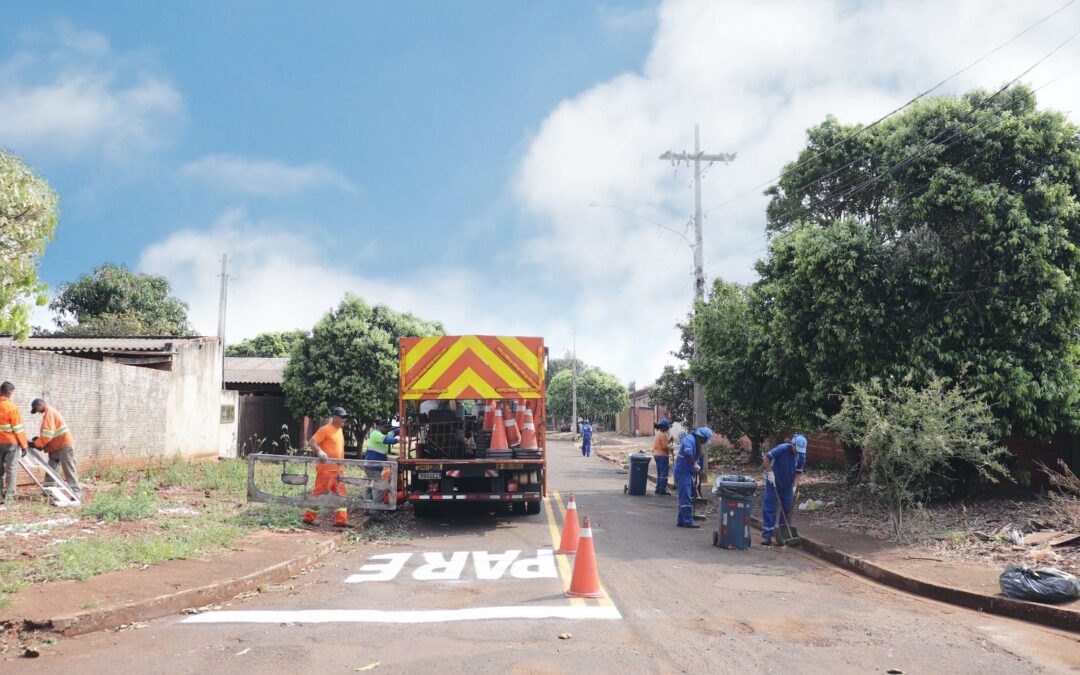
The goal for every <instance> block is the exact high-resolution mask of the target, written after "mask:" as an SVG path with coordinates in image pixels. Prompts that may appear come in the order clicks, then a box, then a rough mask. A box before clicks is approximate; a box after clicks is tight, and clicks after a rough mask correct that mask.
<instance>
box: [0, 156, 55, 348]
mask: <svg viewBox="0 0 1080 675" xmlns="http://www.w3.org/2000/svg"><path fill="white" fill-rule="evenodd" d="M56 204H57V196H56V193H55V192H53V191H52V188H50V187H49V184H48V183H46V182H45V179H43V178H41V177H40V176H38V175H37V174H35V173H34V172H33V170H32V169H30V167H28V166H27V165H26V164H25V163H23V161H22V160H21V159H19V158H18V157H16V156H14V155H12V154H9V153H7V152H4V151H0V242H2V246H0V332H4V333H9V334H11V335H14V336H15V338H16V339H19V340H21V339H24V338H25V337H26V336H27V335H29V334H30V303H31V302H33V303H36V304H37V305H39V306H40V305H44V304H45V303H46V301H47V296H46V293H45V286H44V285H43V284H41V283H40V282H39V281H38V270H37V263H38V259H39V258H40V257H41V254H42V253H44V252H45V245H46V244H48V243H49V241H50V240H52V238H53V234H54V232H55V231H56Z"/></svg>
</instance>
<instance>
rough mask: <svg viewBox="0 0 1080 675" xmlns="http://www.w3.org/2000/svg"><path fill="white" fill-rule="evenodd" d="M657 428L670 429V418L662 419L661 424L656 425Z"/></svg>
mask: <svg viewBox="0 0 1080 675" xmlns="http://www.w3.org/2000/svg"><path fill="white" fill-rule="evenodd" d="M656 426H658V427H670V426H671V422H668V418H666V417H663V418H661V419H660V421H659V422H657V423H656Z"/></svg>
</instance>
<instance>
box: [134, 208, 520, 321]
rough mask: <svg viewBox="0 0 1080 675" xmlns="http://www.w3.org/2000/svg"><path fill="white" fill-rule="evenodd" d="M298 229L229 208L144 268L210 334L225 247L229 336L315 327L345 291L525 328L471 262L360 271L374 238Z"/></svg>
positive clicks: (427, 312)
mask: <svg viewBox="0 0 1080 675" xmlns="http://www.w3.org/2000/svg"><path fill="white" fill-rule="evenodd" d="M294 225H295V224H294ZM297 229H298V228H296V227H290V226H289V224H287V223H277V222H259V221H253V220H251V219H249V218H248V217H247V216H246V215H245V214H244V213H243V212H242V211H239V210H234V211H230V212H228V213H226V214H224V215H223V216H222V217H221V218H220V219H219V220H218V221H217V223H215V225H214V226H213V227H212V228H210V229H190V230H184V231H180V232H176V233H174V234H172V235H171V236H169V237H168V238H167V239H165V240H164V241H161V242H159V243H157V244H154V245H152V246H150V247H148V248H147V249H146V250H145V251H143V254H142V256H141V258H140V260H139V264H138V269H139V270H140V271H143V272H149V273H152V274H164V275H165V276H166V277H168V279H169V281H170V283H171V285H172V289H173V294H174V295H176V296H177V297H179V298H180V299H182V300H184V301H185V302H187V303H188V305H189V307H190V312H189V315H190V317H191V320H192V322H193V324H194V326H195V328H196V329H198V330H199V331H200V332H202V333H204V334H207V335H213V334H215V333H216V332H217V316H218V296H219V276H218V275H219V273H220V266H221V262H220V261H221V254H222V253H226V252H227V253H228V254H229V259H230V263H229V273H230V277H231V279H230V283H229V304H228V319H227V330H226V334H227V338H228V341H230V342H236V341H238V340H241V339H243V338H247V337H251V336H253V335H256V334H258V333H261V332H264V331H271V330H291V329H296V328H302V329H310V328H311V327H312V326H313V325H314V324H315V322H316V321H317V320H318V319H319V318H320V317H321V316H322V315H323V314H324V313H325V312H326V311H327V310H329V309H330V308H331V307H334V306H336V305H337V304H338V303H339V302H340V301H341V299H342V297H343V296H344V294H345V293H346V292H352V293H355V294H357V295H360V296H361V297H363V298H364V299H365V300H366V301H368V302H369V303H372V304H375V303H381V304H386V305H389V306H390V307H393V308H394V309H397V310H402V311H411V312H413V313H415V314H417V315H418V316H420V317H422V318H425V319H431V320H441V321H442V322H443V323H444V324H445V325H446V326H447V328H448V329H449V330H451V331H458V332H467V333H482V332H490V333H507V332H508V333H510V334H514V333H515V332H517V331H519V330H521V328H522V327H521V326H520V325H519V324H518V323H517V322H516V321H514V320H513V319H512V318H509V319H505V318H504V317H500V316H496V315H495V314H494V313H492V312H491V309H492V308H494V307H495V304H494V303H493V302H492V301H491V296H490V294H489V293H487V292H486V291H485V289H484V286H483V284H482V283H481V280H480V279H478V278H477V277H476V275H475V274H474V273H473V272H471V271H470V270H467V269H461V268H453V267H448V266H422V267H421V268H420V269H419V271H413V269H412V267H411V266H409V265H406V264H404V263H402V264H401V265H400V266H399V267H398V268H397V271H393V270H391V269H390V267H389V266H388V265H384V266H381V268H382V270H383V271H384V272H386V273H387V275H386V276H379V275H374V274H371V275H367V274H363V273H357V272H355V271H353V270H354V269H355V268H361V269H363V268H364V267H365V266H366V265H367V262H368V261H371V260H375V259H377V258H378V251H377V250H376V248H375V247H374V246H373V247H372V248H371V250H367V251H356V250H345V249H342V248H339V247H337V246H335V245H334V241H333V239H332V238H330V237H327V239H326V241H324V242H319V241H314V240H313V239H312V237H311V236H310V234H307V235H301V234H298V233H297ZM304 230H305V231H307V232H310V228H304Z"/></svg>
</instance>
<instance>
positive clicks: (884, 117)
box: [705, 0, 1076, 214]
mask: <svg viewBox="0 0 1080 675" xmlns="http://www.w3.org/2000/svg"><path fill="white" fill-rule="evenodd" d="M1075 2H1076V0H1069V2H1066V3H1065V4H1064V5H1062V6H1061V7H1058V8H1057V9H1056V10H1054V11H1053V12H1051V13H1050V14H1047V15H1046V16H1044V17H1043V18H1041V19H1039V20H1038V21H1036V22H1035V23H1033V24H1031V25H1030V26H1028V27H1027V28H1025V29H1024V30H1022V31H1020V32H1019V33H1017V34H1016V35H1014V36H1012V37H1011V38H1009V39H1008V40H1006V41H1005V42H1002V43H1001V44H999V45H998V46H996V47H994V48H993V49H991V50H990V51H989V52H987V53H985V54H983V55H982V56H980V57H979V58H977V59H975V60H974V61H972V62H971V63H969V64H968V65H966V66H964V67H963V68H961V69H960V70H958V71H956V72H955V73H953V74H952V75H949V76H948V77H946V78H945V79H944V80H942V81H940V82H938V83H937V84H935V85H934V86H932V87H930V88H929V89H927V90H925V91H923V92H922V93H920V94H918V95H916V96H915V97H914V98H912V99H911V100H910V101H908V102H907V103H905V104H903V105H902V106H900V107H898V108H895V109H894V110H891V111H890V112H888V113H886V114H884V115H882V116H881V117H879V118H877V119H876V120H874V121H873V122H871V123H870V124H868V125H867V126H865V127H860V128H859V129H856V130H855V131H854V132H852V133H851V134H849V135H847V136H845V137H844V138H842V139H840V140H839V141H837V142H836V143H834V144H832V145H830V146H829V147H827V148H825V149H824V150H821V151H820V152H818V153H816V154H814V155H813V156H811V157H808V158H807V159H804V160H802V161H800V162H799V163H798V164H796V165H795V166H793V167H791V169H790V170H794V169H798V168H801V167H803V166H806V165H807V164H809V163H810V162H813V161H815V160H817V159H819V158H820V157H821V156H822V155H825V154H827V153H829V152H832V151H833V150H835V149H836V148H838V147H840V146H841V145H843V144H845V143H847V142H848V141H850V140H852V139H854V138H856V137H857V136H859V135H861V134H863V133H865V132H866V131H869V130H870V129H872V128H874V127H876V126H877V125H878V124H881V123H882V122H884V121H885V120H887V119H888V118H890V117H892V116H893V115H895V114H896V113H898V112H900V111H901V110H904V109H905V108H907V107H909V106H911V105H912V104H913V103H915V102H916V101H918V100H920V99H922V98H924V97H926V96H927V95H929V94H930V93H932V92H934V91H936V90H937V89H940V88H941V87H942V86H944V85H945V84H946V83H948V82H950V81H951V80H953V79H955V78H956V77H958V76H960V75H963V74H964V73H966V72H967V71H969V70H971V69H972V68H974V67H975V66H977V65H979V64H980V63H982V62H983V61H984V60H986V59H987V58H989V57H991V56H993V55H994V54H996V53H997V52H999V51H1001V50H1002V49H1004V48H1005V47H1007V46H1008V45H1010V44H1012V43H1013V42H1015V41H1016V40H1018V39H1019V38H1021V37H1023V36H1024V35H1026V34H1027V33H1029V32H1030V31H1031V30H1033V29H1035V28H1037V27H1038V26H1040V25H1042V24H1044V23H1046V22H1047V21H1049V20H1050V19H1052V18H1053V17H1055V16H1057V15H1058V14H1060V13H1061V12H1063V11H1064V10H1066V9H1067V8H1068V7H1069V6H1071V5H1073V4H1074V3H1075ZM783 177H784V172H781V173H780V174H779V175H777V176H774V177H773V178H770V179H769V180H767V181H765V182H763V183H759V184H758V185H755V186H754V187H752V188H750V189H748V190H746V191H744V192H740V193H739V194H737V195H735V196H734V197H732V198H731V199H729V200H727V201H724V202H721V203H719V204H717V205H716V206H712V207H710V208H708V209H707V210H706V211H705V213H706V214H709V213H712V212H713V211H715V210H717V209H719V208H723V207H725V206H727V205H729V204H733V203H734V202H737V201H739V200H740V199H742V198H743V197H746V196H748V195H751V194H754V193H755V192H758V191H759V190H761V188H764V187H767V186H769V185H772V184H773V183H775V182H777V181H778V180H780V179H781V178H783Z"/></svg>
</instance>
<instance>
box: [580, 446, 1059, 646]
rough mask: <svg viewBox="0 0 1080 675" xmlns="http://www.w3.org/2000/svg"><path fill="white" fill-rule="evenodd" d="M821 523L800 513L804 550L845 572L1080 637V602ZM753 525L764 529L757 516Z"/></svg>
mask: <svg viewBox="0 0 1080 675" xmlns="http://www.w3.org/2000/svg"><path fill="white" fill-rule="evenodd" d="M629 451H630V446H626V447H617V448H615V447H611V446H608V447H607V448H603V449H602V450H600V451H597V454H598V455H599V456H601V457H603V458H604V459H606V460H608V461H611V462H615V463H617V464H620V465H625V463H626V461H627V460H626V455H627V453H628V452H629ZM649 480H650V481H652V482H653V483H655V482H656V464H655V463H653V462H650V463H649ZM703 489H704V488H703ZM820 517H821V515H820V514H802V513H800V514H798V516H796V518H797V520H796V525H797V527H798V530H799V536H800V538H801V539H802V548H803V550H805V551H807V552H809V553H812V554H813V555H816V556H818V557H819V558H822V559H824V560H827V561H828V562H831V563H833V564H835V565H838V566H840V567H843V568H844V569H846V570H849V571H852V572H855V573H857V574H860V575H862V576H865V577H867V578H869V579H873V580H874V581H877V582H880V583H883V584H886V585H888V586H892V587H894V588H898V589H900V590H903V591H907V592H909V593H914V594H916V595H921V596H924V597H928V598H931V599H933V600H938V601H940V602H947V603H950V604H953V605H958V606H961V607H967V608H969V609H974V610H977V611H980V612H987V613H990V614H999V615H1002V616H1008V617H1012V618H1016V619H1024V620H1026V621H1032V622H1034V623H1040V624H1043V625H1047V626H1052V627H1054V628H1060V629H1064V630H1069V631H1073V632H1080V600H1078V601H1074V602H1071V603H1065V604H1061V605H1044V604H1039V603H1034V602H1026V601H1023V600H1013V599H1011V598H1006V597H1004V596H1002V595H1000V588H999V586H998V576H999V575H1000V574H1001V572H1002V570H998V569H995V568H993V567H988V566H984V565H972V564H964V563H956V562H948V561H942V560H938V559H936V558H922V557H919V556H918V555H913V554H912V550H911V549H909V548H907V547H904V546H901V545H898V544H893V543H891V542H885V541H881V540H879V539H876V538H873V537H869V536H866V535H862V534H858V533H853V532H847V531H843V530H839V529H836V528H832V527H828V526H827V525H824V524H822V523H820V522H814V520H815V518H820ZM753 525H754V526H755V527H758V528H760V527H761V522H760V520H759V519H758V517H757V516H755V517H754V519H753Z"/></svg>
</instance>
